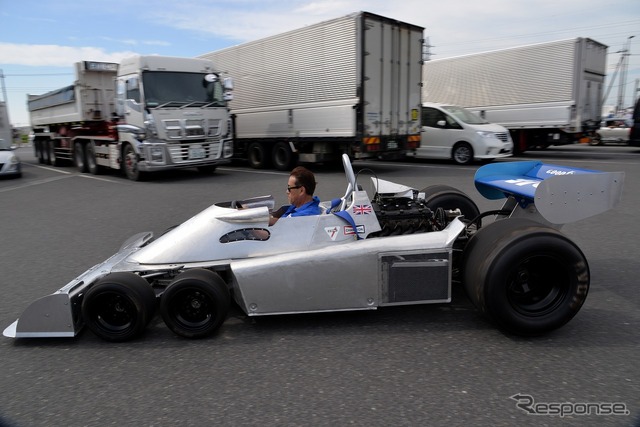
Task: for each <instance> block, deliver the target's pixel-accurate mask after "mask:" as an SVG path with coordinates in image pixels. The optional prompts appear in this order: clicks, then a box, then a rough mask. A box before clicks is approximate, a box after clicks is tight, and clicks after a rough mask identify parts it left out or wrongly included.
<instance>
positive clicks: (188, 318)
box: [169, 288, 215, 331]
mask: <svg viewBox="0 0 640 427" xmlns="http://www.w3.org/2000/svg"><path fill="white" fill-rule="evenodd" d="M169 311H170V313H171V314H172V317H173V318H174V319H175V321H176V322H177V323H178V325H180V327H182V328H184V329H188V330H190V331H198V330H202V329H206V328H207V327H208V325H209V324H210V323H211V321H212V320H213V319H214V318H215V316H214V315H215V303H214V301H213V299H212V298H211V297H210V296H209V295H207V294H206V293H204V292H202V290H201V289H199V288H185V289H181V290H179V291H177V292H176V293H175V295H173V296H172V298H171V302H170V308H169Z"/></svg>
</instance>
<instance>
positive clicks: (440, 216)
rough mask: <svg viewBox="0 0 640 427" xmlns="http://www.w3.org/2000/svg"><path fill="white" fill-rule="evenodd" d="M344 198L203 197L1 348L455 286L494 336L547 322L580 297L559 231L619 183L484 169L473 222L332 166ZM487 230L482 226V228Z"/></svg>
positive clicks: (16, 326)
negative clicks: (213, 200)
mask: <svg viewBox="0 0 640 427" xmlns="http://www.w3.org/2000/svg"><path fill="white" fill-rule="evenodd" d="M343 164H344V169H345V174H346V178H347V189H346V192H345V195H344V196H343V197H342V198H340V199H336V200H333V201H327V202H323V203H322V204H321V206H322V210H323V213H322V214H320V215H316V216H304V217H292V218H282V219H280V220H279V221H278V222H277V223H276V224H275V225H273V226H269V225H268V224H269V216H270V214H271V213H273V211H274V208H275V206H274V205H275V203H274V199H273V198H272V197H270V196H263V197H256V198H252V199H247V200H236V201H231V202H225V203H217V204H214V205H212V206H210V207H209V208H207V209H205V210H204V211H202V212H200V213H198V214H197V215H195V216H194V217H192V218H190V219H189V220H187V221H186V222H184V223H182V224H180V225H179V226H177V227H175V228H173V229H170V230H168V231H167V232H165V233H164V234H162V235H161V236H159V237H157V238H154V236H153V235H152V233H140V234H137V235H135V236H133V237H131V238H130V239H129V240H127V241H126V242H125V243H124V244H123V245H122V247H121V248H120V250H119V251H118V252H117V253H116V254H114V255H113V256H112V257H110V258H109V259H107V260H106V261H104V262H102V263H100V264H98V265H96V266H94V267H92V268H90V269H89V270H87V271H86V272H84V273H83V274H81V275H80V276H79V277H77V278H75V279H73V280H72V281H71V282H69V283H68V284H67V285H66V286H64V287H62V288H61V289H59V290H58V291H56V292H54V293H53V294H51V295H48V296H45V297H43V298H41V299H38V300H36V301H35V302H33V303H32V304H31V305H30V306H28V307H27V309H26V310H25V311H24V312H23V314H22V315H21V316H20V318H19V319H18V320H16V321H15V322H14V323H13V324H11V325H10V326H8V327H7V328H6V329H5V330H4V335H5V336H7V337H12V338H29V337H73V336H75V335H76V334H78V332H79V331H80V330H81V328H82V327H83V326H84V325H86V326H87V327H88V328H89V329H90V330H91V331H93V332H94V333H96V334H97V335H98V336H100V337H101V338H104V339H106V340H109V341H125V340H129V339H132V338H135V337H137V336H139V335H140V334H142V333H143V332H144V330H145V328H146V326H147V324H148V323H149V321H150V320H151V319H152V317H153V316H154V315H155V313H156V311H159V312H160V315H161V316H162V318H163V320H164V322H165V324H166V325H167V326H168V327H169V328H170V329H171V330H172V331H173V332H175V333H176V334H178V335H180V336H183V337H188V338H201V337H206V336H209V335H211V334H212V333H214V332H215V331H216V330H218V328H220V326H221V325H222V323H223V322H224V321H225V318H226V316H227V314H228V311H229V308H230V306H231V304H233V303H235V304H237V305H238V306H239V308H240V309H241V310H242V311H243V312H244V313H246V315H248V316H262V315H273V314H286V313H310V312H325V311H340V310H372V309H377V308H379V307H385V306H394V305H403V304H429V303H447V302H450V301H451V287H452V284H455V283H462V285H463V286H464V287H465V289H466V292H467V294H468V296H469V298H470V299H471V300H472V302H473V303H474V305H475V306H476V307H477V309H478V310H479V311H480V312H482V313H483V314H484V315H486V316H487V317H488V318H489V319H490V320H492V321H493V322H494V323H495V324H496V325H497V326H498V327H500V328H502V329H504V330H505V331H508V332H510V333H514V334H520V335H536V334H542V333H545V332H548V331H550V330H553V329H555V328H558V327H560V326H562V325H564V324H565V323H566V322H568V321H569V320H570V319H571V318H572V317H573V316H574V315H575V314H576V313H577V312H578V310H579V309H580V307H581V306H582V304H583V303H584V301H585V298H586V296H587V292H588V290H589V281H590V278H589V267H588V264H587V260H586V259H585V256H584V255H583V253H582V251H581V250H580V249H579V248H578V247H577V246H576V245H575V243H573V242H572V241H571V240H570V239H568V238H567V237H566V236H565V235H563V234H562V233H561V232H560V231H559V228H560V226H561V225H562V224H565V223H567V222H570V221H576V220H580V219H583V218H586V217H589V216H592V215H596V214H599V213H601V212H604V211H606V210H608V209H611V208H612V207H614V206H615V204H616V203H617V202H618V201H619V199H620V195H621V191H622V183H623V179H624V175H623V173H620V172H599V171H593V170H584V169H575V168H568V167H562V166H554V165H546V164H542V163H540V162H508V163H495V164H489V165H485V166H483V167H481V168H480V169H478V171H477V173H476V175H475V185H476V188H477V189H478V191H479V192H480V193H481V194H482V195H483V196H485V197H487V198H489V199H505V198H506V201H505V202H504V205H503V207H502V208H501V209H499V210H495V211H490V212H486V213H483V214H481V213H480V212H479V211H478V208H477V206H476V204H475V203H474V202H473V201H472V200H471V198H469V197H468V196H467V195H465V194H464V193H462V192H460V191H458V190H456V189H454V188H451V187H448V186H445V185H436V186H431V187H427V188H425V189H423V190H420V191H419V190H416V189H413V188H409V187H406V186H403V185H399V184H395V183H392V182H389V181H384V180H382V179H378V178H377V177H375V176H372V177H371V180H372V184H373V185H372V188H374V192H375V194H374V195H373V198H371V197H370V196H369V195H368V194H367V192H366V191H363V190H362V189H361V187H360V186H359V185H358V183H357V181H356V176H355V174H354V172H353V169H352V167H351V163H350V161H349V159H348V157H347V156H344V157H343ZM483 219H485V220H489V219H491V221H487V222H489V223H488V224H487V225H485V226H484V227H483V226H482V220H483Z"/></svg>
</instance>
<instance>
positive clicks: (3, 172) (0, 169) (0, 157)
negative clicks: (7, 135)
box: [0, 139, 22, 177]
mask: <svg viewBox="0 0 640 427" xmlns="http://www.w3.org/2000/svg"><path fill="white" fill-rule="evenodd" d="M21 175H22V169H21V164H20V158H18V156H16V153H15V151H14V147H13V146H12V145H11V143H10V142H8V141H5V140H4V139H0V176H15V177H19V176H21Z"/></svg>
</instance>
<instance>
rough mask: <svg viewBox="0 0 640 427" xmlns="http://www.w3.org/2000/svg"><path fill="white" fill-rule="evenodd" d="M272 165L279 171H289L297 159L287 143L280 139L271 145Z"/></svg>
mask: <svg viewBox="0 0 640 427" xmlns="http://www.w3.org/2000/svg"><path fill="white" fill-rule="evenodd" d="M272 159H273V166H274V167H275V168H276V169H277V170H279V171H289V170H291V169H292V168H293V165H294V163H295V162H296V161H297V158H296V154H295V153H294V152H293V151H291V146H290V145H289V143H287V142H284V141H280V142H278V143H276V145H274V146H273V153H272Z"/></svg>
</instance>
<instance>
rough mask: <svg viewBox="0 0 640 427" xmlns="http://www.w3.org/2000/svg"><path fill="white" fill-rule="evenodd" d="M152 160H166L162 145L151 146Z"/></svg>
mask: <svg viewBox="0 0 640 427" xmlns="http://www.w3.org/2000/svg"><path fill="white" fill-rule="evenodd" d="M150 151H151V161H152V162H163V161H164V150H163V148H162V147H151V150H150Z"/></svg>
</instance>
